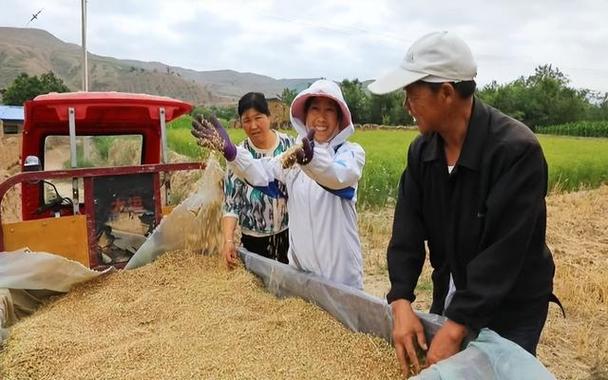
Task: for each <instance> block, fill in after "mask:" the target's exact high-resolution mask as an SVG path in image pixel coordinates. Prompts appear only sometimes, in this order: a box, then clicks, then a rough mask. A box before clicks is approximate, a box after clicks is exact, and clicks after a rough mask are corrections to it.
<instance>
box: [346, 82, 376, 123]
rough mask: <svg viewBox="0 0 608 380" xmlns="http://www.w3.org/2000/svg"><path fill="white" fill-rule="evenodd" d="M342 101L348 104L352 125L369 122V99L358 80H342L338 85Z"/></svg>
mask: <svg viewBox="0 0 608 380" xmlns="http://www.w3.org/2000/svg"><path fill="white" fill-rule="evenodd" d="M340 87H341V88H342V94H343V95H344V100H346V104H348V108H349V109H350V113H351V116H352V118H353V123H366V122H369V97H368V95H367V94H366V93H365V90H364V89H363V83H361V82H360V81H359V79H354V80H352V81H351V80H348V79H344V80H343V81H342V82H341V83H340Z"/></svg>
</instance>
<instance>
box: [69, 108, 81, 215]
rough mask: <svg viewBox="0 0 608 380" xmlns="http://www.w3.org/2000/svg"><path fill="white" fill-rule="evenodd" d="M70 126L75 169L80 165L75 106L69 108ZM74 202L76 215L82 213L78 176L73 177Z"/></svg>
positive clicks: (72, 162) (72, 163) (72, 164)
mask: <svg viewBox="0 0 608 380" xmlns="http://www.w3.org/2000/svg"><path fill="white" fill-rule="evenodd" d="M68 126H69V130H70V158H71V167H72V169H75V168H77V167H78V157H77V153H76V112H75V111H74V107H69V108H68ZM72 204H73V205H74V215H77V214H79V213H80V207H79V206H80V204H79V200H78V178H77V177H73V178H72Z"/></svg>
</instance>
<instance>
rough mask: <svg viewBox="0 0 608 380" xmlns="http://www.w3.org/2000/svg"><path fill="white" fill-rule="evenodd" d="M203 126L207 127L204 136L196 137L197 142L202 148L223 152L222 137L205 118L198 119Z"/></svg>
mask: <svg viewBox="0 0 608 380" xmlns="http://www.w3.org/2000/svg"><path fill="white" fill-rule="evenodd" d="M199 122H200V123H201V124H202V125H203V127H205V128H206V129H207V131H205V132H204V133H205V135H206V136H205V138H198V144H199V145H200V146H202V147H204V148H209V149H211V150H215V151H217V152H220V153H224V139H222V137H221V136H220V135H219V134H218V133H217V130H216V129H215V127H214V126H213V124H211V122H209V120H207V119H202V120H200V121H199Z"/></svg>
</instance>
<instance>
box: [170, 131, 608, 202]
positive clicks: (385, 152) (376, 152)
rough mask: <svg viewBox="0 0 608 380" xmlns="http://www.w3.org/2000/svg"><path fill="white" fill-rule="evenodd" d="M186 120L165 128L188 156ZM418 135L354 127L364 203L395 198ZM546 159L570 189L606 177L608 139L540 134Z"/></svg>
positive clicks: (554, 185) (239, 134) (240, 135)
mask: <svg viewBox="0 0 608 380" xmlns="http://www.w3.org/2000/svg"><path fill="white" fill-rule="evenodd" d="M188 127H189V122H186V121H182V120H179V121H178V124H177V125H172V127H171V128H170V129H169V146H170V149H172V150H174V151H176V152H178V153H180V154H185V155H188V156H190V157H200V155H201V150H200V149H199V148H198V146H197V145H196V143H195V142H194V139H193V138H192V137H191V135H190V131H189V128H188ZM229 134H230V137H231V138H232V139H233V141H235V142H239V141H242V140H243V139H244V138H245V132H244V131H243V130H241V129H229ZM417 135H418V132H417V131H415V130H366V131H361V130H358V131H357V132H356V133H355V134H354V136H353V137H352V138H351V139H350V140H351V141H354V142H357V143H359V144H361V146H363V148H364V149H365V152H366V163H365V168H364V170H363V178H362V179H361V181H360V182H359V191H358V198H359V203H360V204H361V205H363V206H384V205H386V204H387V203H391V202H393V201H394V198H395V194H396V192H397V185H398V183H399V177H400V175H401V173H402V171H403V168H404V167H405V161H406V153H407V148H408V146H409V144H410V142H411V141H412V140H413V139H414V138H415V137H416V136H417ZM538 137H539V140H540V142H541V145H542V147H543V150H544V152H545V156H546V158H547V162H548V164H549V188H550V189H551V190H552V191H572V190H578V189H581V188H593V187H597V186H599V185H600V184H602V183H608V139H606V138H581V137H565V136H550V135H539V136H538Z"/></svg>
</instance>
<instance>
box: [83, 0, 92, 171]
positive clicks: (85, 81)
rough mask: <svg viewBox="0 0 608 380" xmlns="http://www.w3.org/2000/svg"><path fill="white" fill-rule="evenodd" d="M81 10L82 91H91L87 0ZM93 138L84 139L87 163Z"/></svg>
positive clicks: (84, 153) (85, 137) (84, 137)
mask: <svg viewBox="0 0 608 380" xmlns="http://www.w3.org/2000/svg"><path fill="white" fill-rule="evenodd" d="M80 10H81V12H82V22H81V26H82V91H84V92H88V91H89V65H88V59H87V0H81V1H80ZM91 144H92V141H91V138H90V137H87V136H83V137H82V154H83V156H84V159H85V160H86V161H88V160H89V158H90V157H91Z"/></svg>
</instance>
